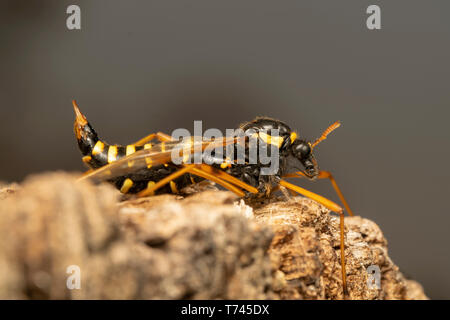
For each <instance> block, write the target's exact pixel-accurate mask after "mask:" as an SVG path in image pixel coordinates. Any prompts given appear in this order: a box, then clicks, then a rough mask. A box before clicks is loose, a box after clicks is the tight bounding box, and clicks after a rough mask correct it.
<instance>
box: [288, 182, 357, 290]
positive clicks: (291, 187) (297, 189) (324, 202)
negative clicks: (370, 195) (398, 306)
mask: <svg viewBox="0 0 450 320" xmlns="http://www.w3.org/2000/svg"><path fill="white" fill-rule="evenodd" d="M280 185H281V186H283V187H285V188H287V189H289V190H293V191H295V192H298V193H300V194H302V195H304V196H306V197H308V198H310V199H312V200H315V201H317V202H319V203H320V204H322V205H324V206H325V207H327V208H328V209H330V210H331V211H334V212H336V213H338V214H339V227H340V233H341V241H340V248H341V271H342V287H343V289H344V298H345V297H346V296H347V295H348V291H347V274H346V272H345V242H344V209H342V208H341V207H340V206H338V205H337V204H336V203H334V202H333V201H331V200H328V199H327V198H324V197H322V196H321V195H318V194H316V193H314V192H311V191H309V190H306V189H303V188H302V187H299V186H296V185H294V184H292V183H289V182H287V181H285V180H281V181H280Z"/></svg>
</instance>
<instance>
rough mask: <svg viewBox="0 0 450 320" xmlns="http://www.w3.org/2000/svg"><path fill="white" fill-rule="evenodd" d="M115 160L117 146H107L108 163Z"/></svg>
mask: <svg viewBox="0 0 450 320" xmlns="http://www.w3.org/2000/svg"><path fill="white" fill-rule="evenodd" d="M116 160H117V146H109V149H108V163H111V162H114V161H116Z"/></svg>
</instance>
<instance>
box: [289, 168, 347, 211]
mask: <svg viewBox="0 0 450 320" xmlns="http://www.w3.org/2000/svg"><path fill="white" fill-rule="evenodd" d="M302 177H306V176H305V174H304V173H303V172H301V171H298V172H294V173H290V174H287V175H285V176H283V178H302ZM317 179H330V182H331V185H332V186H333V188H334V190H335V191H336V193H337V195H338V197H339V199H340V200H341V202H342V204H343V205H344V208H345V210H347V212H348V214H349V215H350V216H354V214H353V211H352V210H351V209H350V206H349V205H348V203H347V201H346V200H345V198H344V195H343V194H342V191H341V189H340V188H339V186H338V185H337V183H336V180H335V179H334V177H333V175H332V174H331V172H329V171H320V172H319V175H318V176H317Z"/></svg>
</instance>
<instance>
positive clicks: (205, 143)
mask: <svg viewBox="0 0 450 320" xmlns="http://www.w3.org/2000/svg"><path fill="white" fill-rule="evenodd" d="M244 141H245V138H244V137H232V138H216V139H213V140H200V139H198V141H196V140H195V139H194V138H193V137H190V138H188V139H183V140H182V141H168V142H161V143H158V144H155V145H153V146H152V147H151V148H150V149H142V150H139V151H137V152H135V153H133V154H130V155H129V156H126V157H124V158H121V159H119V160H117V161H115V162H112V163H110V164H107V165H105V166H103V167H101V168H99V169H96V170H94V171H90V172H88V173H87V174H85V175H84V176H83V177H81V178H80V180H86V179H89V180H93V181H97V182H100V181H104V180H109V179H114V178H117V177H120V176H123V175H127V174H132V173H135V172H137V171H139V170H142V169H145V168H151V167H152V166H156V165H161V164H166V163H173V162H175V163H176V164H180V165H181V164H182V162H183V160H186V159H187V155H188V156H189V157H190V159H192V157H193V156H194V155H195V154H196V153H199V152H203V151H205V150H206V149H208V150H210V149H215V148H220V147H224V146H226V145H230V144H235V143H241V144H243V143H245V142H244ZM174 160H175V161H174Z"/></svg>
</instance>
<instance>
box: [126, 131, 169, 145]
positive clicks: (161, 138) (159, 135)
mask: <svg viewBox="0 0 450 320" xmlns="http://www.w3.org/2000/svg"><path fill="white" fill-rule="evenodd" d="M154 139H157V140H159V141H162V142H164V141H170V140H172V137H171V136H169V135H168V134H165V133H163V132H157V133H152V134H149V135H148V136H146V137H144V138H142V139H140V140H139V141H137V142H135V143H134V145H135V146H143V145H144V144H146V143H147V142H149V141H152V140H154Z"/></svg>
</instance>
